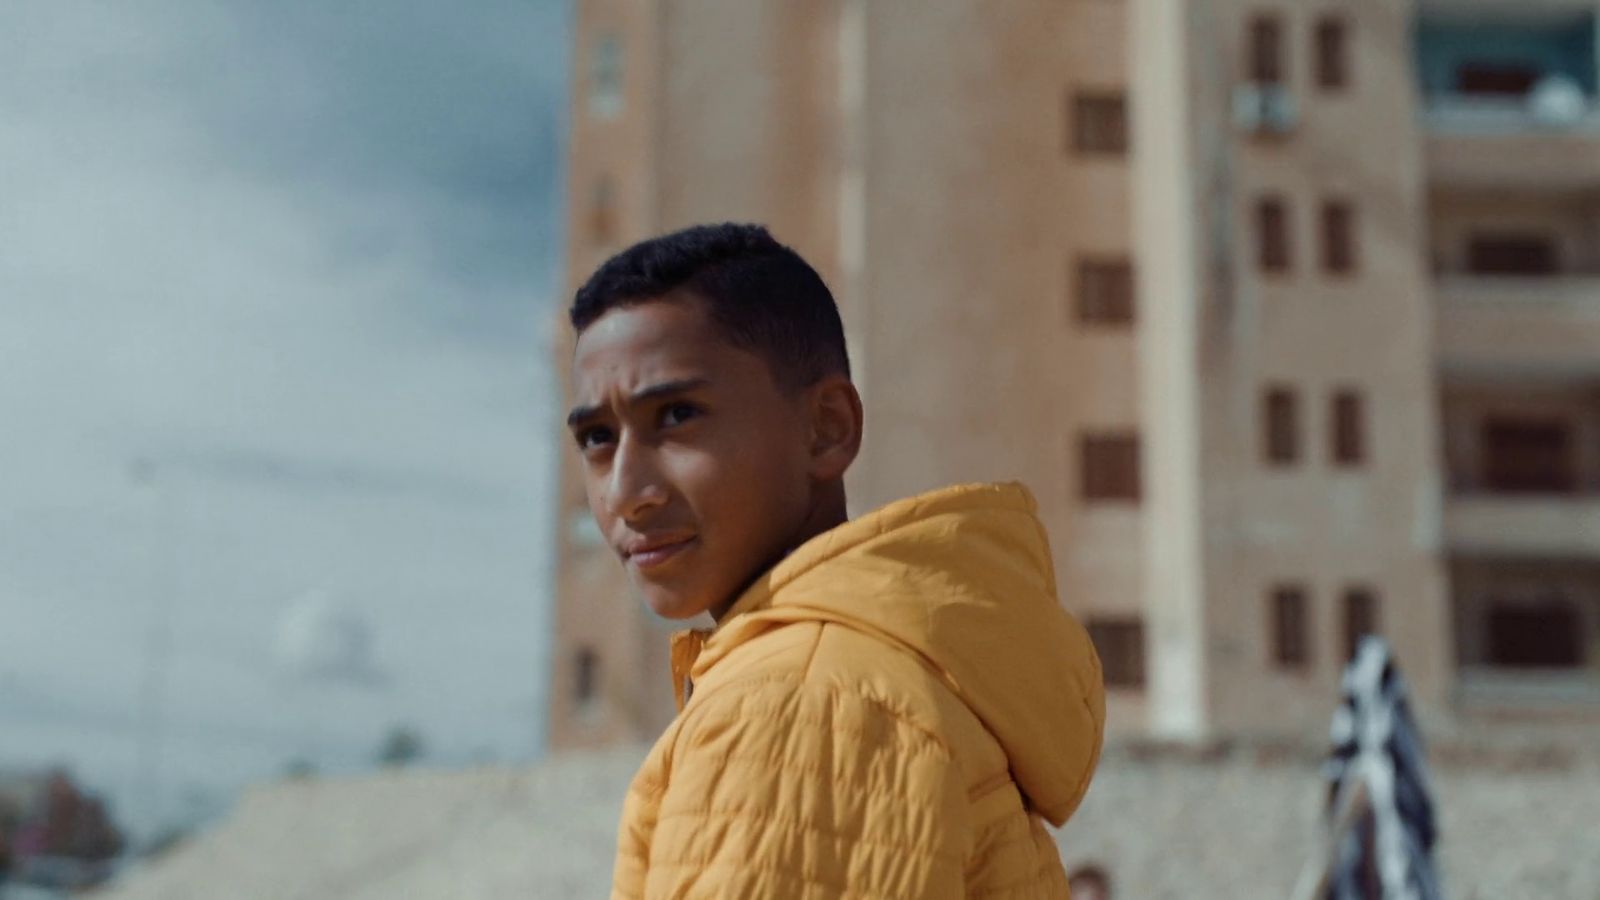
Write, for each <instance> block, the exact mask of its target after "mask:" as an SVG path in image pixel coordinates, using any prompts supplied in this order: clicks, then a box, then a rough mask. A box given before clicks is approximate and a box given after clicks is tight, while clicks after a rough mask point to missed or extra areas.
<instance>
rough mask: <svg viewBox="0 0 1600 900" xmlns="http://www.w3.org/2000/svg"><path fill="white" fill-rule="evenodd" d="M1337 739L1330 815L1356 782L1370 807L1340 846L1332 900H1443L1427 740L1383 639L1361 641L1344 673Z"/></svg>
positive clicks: (1331, 761)
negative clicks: (1363, 788) (1436, 869)
mask: <svg viewBox="0 0 1600 900" xmlns="http://www.w3.org/2000/svg"><path fill="white" fill-rule="evenodd" d="M1332 738H1333V750H1332V752H1331V753H1330V754H1329V757H1328V761H1327V762H1326V763H1325V764H1324V766H1323V775H1324V777H1325V778H1326V779H1327V782H1328V815H1329V816H1330V817H1333V816H1336V815H1337V814H1338V810H1339V808H1340V806H1341V800H1342V798H1343V797H1344V796H1345V792H1346V791H1348V790H1351V789H1352V788H1353V787H1354V786H1355V785H1356V784H1357V782H1358V781H1359V782H1365V784H1366V787H1367V792H1368V797H1369V799H1370V805H1369V811H1368V812H1367V813H1366V814H1364V815H1362V816H1361V817H1360V818H1359V819H1358V820H1357V822H1356V824H1355V825H1354V827H1352V828H1351V829H1350V831H1349V832H1348V833H1347V834H1346V835H1345V837H1344V839H1343V841H1342V842H1341V844H1340V846H1339V850H1338V858H1337V859H1336V861H1335V862H1334V866H1333V873H1332V878H1331V879H1330V881H1329V888H1328V894H1327V898H1328V900H1441V898H1442V897H1443V895H1442V893H1441V892H1440V888H1439V881H1438V877H1437V875H1436V874H1435V872H1434V867H1433V845H1434V842H1435V841H1436V840H1437V838H1438V830H1437V826H1436V824H1435V820H1434V809H1433V793H1432V791H1431V790H1430V789H1429V787H1428V771H1427V762H1426V760H1425V759H1424V756H1423V750H1422V739H1421V735H1420V734H1419V733H1418V731H1417V726H1416V723H1415V722H1414V721H1413V719H1412V717H1411V707H1410V704H1409V702H1408V700H1407V697H1406V686H1405V680H1404V679H1403V678H1402V677H1401V676H1400V671H1399V669H1397V668H1396V667H1395V663H1394V657H1393V655H1392V654H1391V653H1390V652H1389V645H1388V644H1387V643H1386V642H1385V641H1384V640H1383V639H1382V638H1379V637H1366V638H1363V639H1362V642H1361V645H1360V647H1359V649H1357V651H1356V655H1355V658H1354V659H1352V660H1351V661H1350V664H1349V665H1348V666H1346V667H1345V670H1344V678H1343V702H1342V703H1341V705H1340V707H1339V709H1338V711H1337V712H1336V713H1335V714H1334V717H1333V729H1332Z"/></svg>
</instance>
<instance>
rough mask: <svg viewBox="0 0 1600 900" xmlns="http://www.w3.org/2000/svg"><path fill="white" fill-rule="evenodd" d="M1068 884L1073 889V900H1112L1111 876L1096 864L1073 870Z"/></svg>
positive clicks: (1068, 877)
mask: <svg viewBox="0 0 1600 900" xmlns="http://www.w3.org/2000/svg"><path fill="white" fill-rule="evenodd" d="M1067 884H1068V885H1069V886H1070V887H1071V888H1072V900H1111V876H1110V874H1108V873H1107V872H1106V870H1105V869H1102V868H1101V867H1099V866H1097V865H1095V864H1094V863H1089V864H1087V865H1082V866H1079V867H1077V868H1076V869H1073V870H1072V874H1071V875H1068V876H1067Z"/></svg>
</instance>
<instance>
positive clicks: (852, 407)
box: [807, 375, 864, 481]
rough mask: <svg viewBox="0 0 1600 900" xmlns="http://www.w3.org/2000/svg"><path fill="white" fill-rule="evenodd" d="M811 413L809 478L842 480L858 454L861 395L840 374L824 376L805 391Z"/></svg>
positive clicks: (861, 415)
mask: <svg viewBox="0 0 1600 900" xmlns="http://www.w3.org/2000/svg"><path fill="white" fill-rule="evenodd" d="M807 393H808V395H809V399H810V403H809V407H810V413H811V448H810V452H811V475H812V477H813V478H815V479H817V480H818V481H833V480H835V479H838V478H843V477H844V473H845V470H846V469H848V468H850V464H851V463H852V462H855V459H856V454H857V453H859V452H861V430H862V423H863V418H864V417H863V414H862V410H861V395H860V394H859V393H857V392H856V386H855V385H853V384H851V383H850V379H848V378H846V377H845V376H843V375H826V376H823V378H822V380H821V381H819V382H817V383H816V384H814V385H812V386H811V387H810V388H808V389H807Z"/></svg>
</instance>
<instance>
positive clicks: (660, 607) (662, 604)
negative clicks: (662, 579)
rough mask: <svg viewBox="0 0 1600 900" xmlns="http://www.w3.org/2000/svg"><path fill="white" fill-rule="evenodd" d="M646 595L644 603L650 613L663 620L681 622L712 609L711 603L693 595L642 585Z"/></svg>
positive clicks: (641, 588) (641, 587)
mask: <svg viewBox="0 0 1600 900" xmlns="http://www.w3.org/2000/svg"><path fill="white" fill-rule="evenodd" d="M640 590H641V591H642V592H643V593H644V603H645V605H646V606H648V607H650V611H651V612H653V613H655V614H656V615H658V616H660V617H661V618H663V619H669V620H671V621H674V622H681V621H683V620H685V619H693V618H694V617H696V616H698V615H700V614H701V613H704V612H706V611H707V610H709V609H710V608H711V603H710V601H708V600H706V599H705V598H703V597H698V596H695V595H692V594H684V593H681V592H678V591H672V590H667V589H664V588H661V587H658V586H655V585H648V584H645V585H640Z"/></svg>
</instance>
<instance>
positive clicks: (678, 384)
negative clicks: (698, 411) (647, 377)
mask: <svg viewBox="0 0 1600 900" xmlns="http://www.w3.org/2000/svg"><path fill="white" fill-rule="evenodd" d="M710 383H711V379H709V378H680V379H678V380H677V381H663V382H662V383H660V384H652V385H650V386H649V387H647V388H641V389H640V390H638V391H635V392H634V393H633V395H632V396H630V397H629V398H628V404H629V405H630V406H631V405H633V404H635V403H643V402H645V401H646V400H655V399H657V398H659V397H665V396H667V395H669V394H683V393H687V392H689V391H692V390H695V389H697V388H703V387H705V386H706V385H708V384H710ZM598 415H600V407H599V406H575V407H573V409H572V412H569V413H567V427H568V428H575V427H577V425H578V424H579V423H580V422H585V421H588V420H589V419H592V418H594V417H595V416H598Z"/></svg>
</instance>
